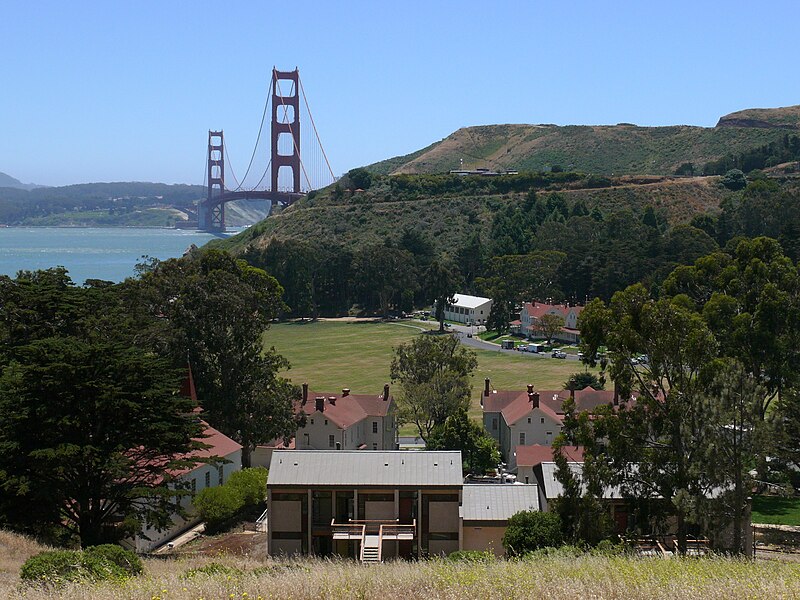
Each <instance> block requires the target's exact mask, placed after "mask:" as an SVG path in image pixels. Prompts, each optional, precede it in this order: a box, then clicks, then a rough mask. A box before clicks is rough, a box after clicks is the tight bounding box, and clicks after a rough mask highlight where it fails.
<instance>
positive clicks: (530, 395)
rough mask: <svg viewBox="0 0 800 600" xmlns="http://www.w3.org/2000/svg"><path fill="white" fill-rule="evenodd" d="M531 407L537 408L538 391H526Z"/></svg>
mask: <svg viewBox="0 0 800 600" xmlns="http://www.w3.org/2000/svg"><path fill="white" fill-rule="evenodd" d="M528 400H530V403H531V408H539V392H528Z"/></svg>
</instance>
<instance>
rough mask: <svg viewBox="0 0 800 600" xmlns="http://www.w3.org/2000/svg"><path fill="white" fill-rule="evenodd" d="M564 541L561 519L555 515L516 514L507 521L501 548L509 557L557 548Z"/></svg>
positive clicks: (529, 512) (531, 512)
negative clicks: (542, 549) (539, 549)
mask: <svg viewBox="0 0 800 600" xmlns="http://www.w3.org/2000/svg"><path fill="white" fill-rule="evenodd" d="M563 541H564V537H563V534H562V532H561V518H560V517H559V516H558V515H557V514H556V513H543V512H536V511H522V512H518V513H517V514H515V515H514V516H512V517H511V518H510V519H509V520H508V528H507V529H506V533H505V535H503V547H504V548H505V549H506V553H507V554H508V555H510V556H518V555H521V554H525V553H527V552H531V551H533V550H537V549H538V548H547V547H558V546H561V544H562V543H563Z"/></svg>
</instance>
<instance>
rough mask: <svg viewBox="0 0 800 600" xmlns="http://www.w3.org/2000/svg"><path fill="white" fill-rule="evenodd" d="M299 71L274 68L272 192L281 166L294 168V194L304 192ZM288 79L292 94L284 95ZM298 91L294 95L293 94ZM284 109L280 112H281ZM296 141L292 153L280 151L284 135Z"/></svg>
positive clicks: (276, 184)
mask: <svg viewBox="0 0 800 600" xmlns="http://www.w3.org/2000/svg"><path fill="white" fill-rule="evenodd" d="M299 78H300V75H299V71H298V69H297V68H295V70H294V71H278V70H277V69H276V68H274V67H273V68H272V192H273V193H275V192H278V191H279V190H278V174H279V171H280V169H281V167H288V168H290V169H291V170H292V189H291V190H289V191H290V192H292V193H295V194H299V193H300V95H299V94H300V90H299V89H298V88H299ZM281 81H288V82H290V84H289V85H288V87H289V89H288V93H289V94H291V95H289V96H284V95H283V91H284V89H282V88H281V86H280V82H281ZM292 92H294V94H292ZM279 111H280V112H279ZM287 135H288V136H289V137H290V138H291V140H292V152H291V154H280V153H279V152H278V140H279V139H280V138H281V137H282V136H283V137H284V138H285V137H286V136H287Z"/></svg>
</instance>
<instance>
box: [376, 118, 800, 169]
mask: <svg viewBox="0 0 800 600" xmlns="http://www.w3.org/2000/svg"><path fill="white" fill-rule="evenodd" d="M799 124H800V105H798V106H791V107H786V108H773V109H749V110H745V111H739V112H736V113H731V114H730V115H726V116H724V117H722V118H721V119H720V120H719V123H718V124H717V126H716V127H696V126H690V125H673V126H667V127H638V126H636V125H632V124H627V123H620V124H618V125H568V126H557V125H484V126H479V127H465V128H462V129H459V130H458V131H456V132H455V133H453V134H451V135H449V136H448V137H446V138H445V139H443V140H441V141H439V142H436V143H435V144H432V145H430V146H428V147H427V148H424V149H423V150H419V151H418V152H414V153H412V154H408V155H406V156H400V157H395V158H391V159H388V160H384V161H381V162H378V163H375V164H373V165H369V166H368V167H366V168H367V169H368V170H370V171H372V172H374V173H379V174H388V173H394V174H400V173H418V174H419V173H446V172H448V171H450V170H452V169H458V168H460V167H462V166H463V168H466V169H475V168H490V169H513V170H519V171H547V170H549V169H551V168H553V167H561V168H563V169H566V170H574V171H581V172H584V173H601V174H605V175H611V174H613V175H634V174H635V175H671V174H673V173H674V172H675V170H676V169H677V168H678V167H679V166H680V165H682V164H684V163H687V162H688V163H693V164H694V165H695V168H696V169H697V171H698V172H699V170H700V169H702V166H703V165H705V164H706V163H708V162H711V161H715V160H718V159H719V158H721V157H723V156H726V155H728V154H738V153H742V152H746V151H748V150H751V149H753V148H757V147H759V146H763V145H765V144H769V143H771V142H776V141H778V140H780V139H781V138H782V136H783V135H784V134H785V133H786V132H787V131H786V130H787V129H790V130H791V129H797V128H798V125H799ZM461 161H463V163H462V162H461Z"/></svg>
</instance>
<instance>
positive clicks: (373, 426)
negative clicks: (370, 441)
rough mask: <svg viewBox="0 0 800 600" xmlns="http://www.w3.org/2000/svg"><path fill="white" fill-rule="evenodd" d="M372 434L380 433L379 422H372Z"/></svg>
mask: <svg viewBox="0 0 800 600" xmlns="http://www.w3.org/2000/svg"><path fill="white" fill-rule="evenodd" d="M372 433H378V422H377V421H373V422H372Z"/></svg>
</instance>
